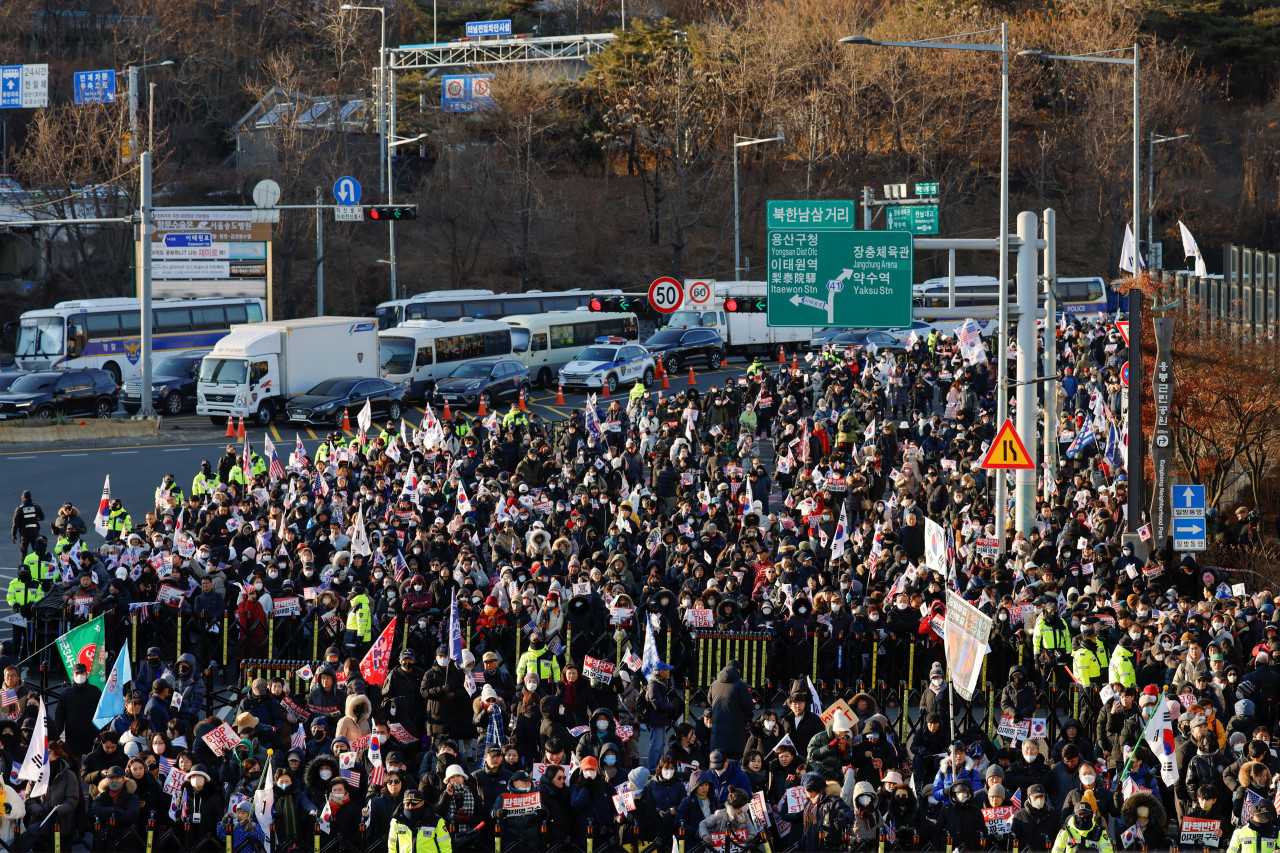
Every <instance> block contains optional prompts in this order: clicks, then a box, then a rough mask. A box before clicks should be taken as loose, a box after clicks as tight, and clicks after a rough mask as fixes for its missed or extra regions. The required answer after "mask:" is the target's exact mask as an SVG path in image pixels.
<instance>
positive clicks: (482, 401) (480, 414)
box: [476, 394, 489, 418]
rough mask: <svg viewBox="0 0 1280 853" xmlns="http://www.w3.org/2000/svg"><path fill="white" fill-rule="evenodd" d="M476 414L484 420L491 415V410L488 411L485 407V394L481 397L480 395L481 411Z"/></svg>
mask: <svg viewBox="0 0 1280 853" xmlns="http://www.w3.org/2000/svg"><path fill="white" fill-rule="evenodd" d="M476 414H477V415H479V416H480V417H482V418H483V417H487V416H488V414H489V410H488V409H487V408H485V405H484V395H483V394H481V395H480V411H478V412H476Z"/></svg>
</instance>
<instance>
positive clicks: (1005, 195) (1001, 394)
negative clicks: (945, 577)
mask: <svg viewBox="0 0 1280 853" xmlns="http://www.w3.org/2000/svg"><path fill="white" fill-rule="evenodd" d="M994 32H999V33H1000V43H999V44H986V43H970V42H952V41H943V39H953V38H966V37H968V36H978V35H984V34H986V33H994ZM840 42H841V44H854V45H872V46H879V47H912V48H922V49H928V50H969V51H978V52H981V53H999V54H1000V302H999V308H1000V311H999V323H1000V336H999V342H998V344H997V346H998V347H999V349H1000V351H999V353H998V355H997V359H996V364H997V373H996V376H997V380H996V420H997V422H998V423H1000V424H1003V423H1004V422H1005V420H1006V419H1007V418H1008V416H1009V25H1008V23H1001V24H1000V27H999V29H998V30H997V29H995V28H993V29H989V30H977V31H975V32H971V33H956V34H955V35H949V36H938V37H937V38H932V39H924V40H921V41H876V40H874V39H870V38H868V37H866V36H845V37H844V38H842V39H840ZM1034 309H1035V306H1029V307H1028V306H1023V307H1022V313H1021V314H1019V320H1018V322H1019V323H1023V322H1027V317H1028V316H1030V318H1031V319H1030V322H1031V323H1034V322H1035V310H1034ZM1027 358H1028V356H1027V355H1026V354H1025V353H1024V354H1022V359H1024V360H1025V359H1027ZM1026 438H1029V437H1027V436H1024V439H1026ZM1034 482H1035V481H1034V477H1033V478H1032V488H1033V489H1034ZM1007 488H1008V483H1007V481H1006V480H1005V477H1004V475H1003V472H1000V473H999V474H998V476H997V477H996V531H997V535H998V536H999V539H1000V552H1001V553H1004V551H1005V539H1006V535H1005V527H1006V526H1007V518H1008V507H1007V506H1006V500H1005V493H1006V491H1007ZM1033 497H1034V496H1033ZM1023 532H1026V531H1023Z"/></svg>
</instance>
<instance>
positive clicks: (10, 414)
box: [0, 369, 120, 420]
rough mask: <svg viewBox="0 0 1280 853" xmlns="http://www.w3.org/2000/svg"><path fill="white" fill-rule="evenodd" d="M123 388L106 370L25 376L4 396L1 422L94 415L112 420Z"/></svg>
mask: <svg viewBox="0 0 1280 853" xmlns="http://www.w3.org/2000/svg"><path fill="white" fill-rule="evenodd" d="M119 390H120V389H119V388H118V387H117V386H116V381H115V379H113V378H112V377H111V374H110V373H108V372H107V371H105V370H89V369H81V370H41V371H38V372H36V373H24V374H22V375H20V376H19V377H18V378H17V379H15V380H14V382H13V384H12V385H10V386H9V390H8V391H5V392H4V393H2V394H0V420H13V419H15V418H52V417H54V416H56V415H59V414H62V415H93V416H95V417H99V418H109V417H111V415H112V413H114V412H115V410H116V403H117V401H118V400H119Z"/></svg>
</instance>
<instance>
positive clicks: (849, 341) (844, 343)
mask: <svg viewBox="0 0 1280 853" xmlns="http://www.w3.org/2000/svg"><path fill="white" fill-rule="evenodd" d="M827 346H829V347H832V348H833V349H835V350H837V351H842V350H846V349H848V348H849V347H863V348H869V347H875V348H876V350H877V351H878V350H882V349H884V348H886V347H888V348H889V349H898V350H900V349H902V348H903V345H902V344H901V343H900V342H899V341H898V339H897V338H896V337H895V336H894V335H893V334H892V333H890V332H886V331H883V330H881V329H870V330H868V329H850V330H849V331H847V332H841V333H840V334H838V335H834V336H832V337H830V338H827V339H826V340H825V341H823V342H821V343H819V342H818V341H816V340H815V341H814V342H813V343H812V344H810V345H809V349H811V350H813V351H814V352H817V351H819V350H821V349H822V348H823V347H827Z"/></svg>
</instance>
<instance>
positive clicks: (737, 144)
mask: <svg viewBox="0 0 1280 853" xmlns="http://www.w3.org/2000/svg"><path fill="white" fill-rule="evenodd" d="M785 139H786V137H784V136H771V137H769V138H768V139H759V138H756V137H753V136H739V135H738V134H736V133H735V134H734V135H733V279H734V281H741V280H742V239H741V234H740V232H739V224H738V149H739V148H746V147H748V146H751V145H762V144H764V143H766V142H782V141H783V140H785Z"/></svg>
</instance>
